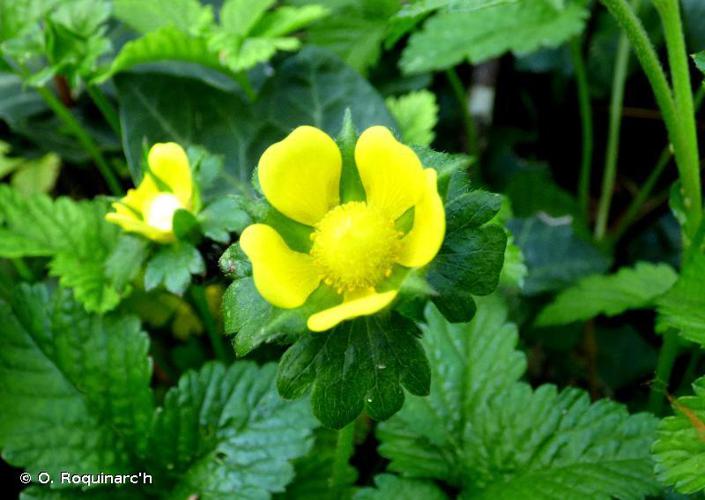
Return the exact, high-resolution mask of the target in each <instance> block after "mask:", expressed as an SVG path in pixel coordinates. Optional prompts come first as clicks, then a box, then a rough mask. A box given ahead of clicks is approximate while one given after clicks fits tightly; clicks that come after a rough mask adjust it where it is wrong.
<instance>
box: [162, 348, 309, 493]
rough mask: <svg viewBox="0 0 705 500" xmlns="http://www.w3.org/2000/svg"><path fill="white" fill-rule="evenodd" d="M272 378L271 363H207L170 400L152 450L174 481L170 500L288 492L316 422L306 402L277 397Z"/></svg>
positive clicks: (181, 382)
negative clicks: (297, 461) (287, 488)
mask: <svg viewBox="0 0 705 500" xmlns="http://www.w3.org/2000/svg"><path fill="white" fill-rule="evenodd" d="M275 375H276V366H275V365H273V364H268V365H265V366H262V367H257V365H255V364H254V363H250V362H245V361H243V362H237V363H235V364H233V365H231V366H230V367H228V368H226V367H225V366H223V365H222V364H220V363H208V364H206V365H205V366H204V367H203V368H202V369H201V370H199V371H198V372H189V373H187V374H186V375H184V376H183V377H182V378H181V379H180V380H179V384H178V386H177V387H175V388H173V389H171V390H170V391H169V392H168V393H167V395H166V398H165V402H164V409H163V411H161V412H159V413H157V415H156V418H155V421H154V425H153V429H152V433H151V440H150V450H152V457H151V459H152V460H153V461H154V462H155V464H157V465H158V466H159V467H161V470H162V472H161V475H163V476H166V477H168V478H170V479H171V480H173V481H174V482H175V486H174V487H173V489H172V491H171V493H170V497H172V498H186V497H188V496H190V495H197V496H198V497H199V498H225V497H228V496H232V495H233V494H236V496H237V498H243V499H260V498H268V496H269V494H271V493H272V492H277V491H283V490H284V486H285V485H286V484H287V483H288V482H289V481H291V479H292V478H293V475H294V468H293V466H292V464H291V463H290V461H291V460H293V459H295V458H298V457H301V456H303V455H304V454H305V453H306V452H307V451H308V449H309V448H310V446H311V444H312V431H313V428H314V427H315V426H316V421H315V419H313V417H312V416H311V414H310V412H309V409H308V404H307V403H306V402H305V401H298V402H295V403H288V402H285V401H283V400H281V399H280V398H279V396H278V395H277V393H276V389H275V386H274V379H275Z"/></svg>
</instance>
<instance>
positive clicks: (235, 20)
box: [220, 0, 275, 37]
mask: <svg viewBox="0 0 705 500" xmlns="http://www.w3.org/2000/svg"><path fill="white" fill-rule="evenodd" d="M274 3H275V0H225V2H224V3H223V7H222V8H221V9H220V22H221V24H222V26H223V28H224V29H225V30H227V31H228V32H230V33H233V34H235V35H238V36H240V37H244V36H245V35H247V34H248V33H249V32H250V30H251V29H252V28H253V27H254V26H255V24H257V22H258V21H259V20H260V19H261V18H262V16H263V15H264V13H265V12H266V11H267V9H269V8H270V7H271V6H272V5H273V4H274Z"/></svg>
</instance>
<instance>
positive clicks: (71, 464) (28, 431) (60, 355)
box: [0, 285, 153, 478]
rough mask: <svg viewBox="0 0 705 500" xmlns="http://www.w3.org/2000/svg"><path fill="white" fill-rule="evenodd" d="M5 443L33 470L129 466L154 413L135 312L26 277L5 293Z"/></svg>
mask: <svg viewBox="0 0 705 500" xmlns="http://www.w3.org/2000/svg"><path fill="white" fill-rule="evenodd" d="M0 322H2V324H3V327H2V329H0V338H1V339H2V345H3V348H2V349H1V350H0V386H2V391H0V405H2V407H3V418H2V419H1V420H0V448H2V450H3V457H4V458H5V459H6V460H7V461H8V462H9V463H11V464H13V465H15V466H18V467H24V468H26V469H27V470H28V471H29V472H30V473H31V474H32V475H33V477H36V473H37V472H39V471H46V472H48V473H49V474H51V475H52V476H53V477H55V478H57V477H58V473H59V472H61V471H66V470H70V471H71V472H72V473H76V474H79V473H84V474H87V473H99V472H104V473H115V474H123V473H126V472H127V471H130V470H132V468H133V465H134V461H133V457H134V456H136V455H141V454H144V453H145V451H146V448H147V432H148V430H149V426H150V423H151V420H152V412H153V402H152V393H151V390H150V389H149V382H150V378H151V373H152V366H151V361H150V360H149V359H148V358H147V351H148V346H149V341H148V338H147V335H146V334H145V333H144V332H142V331H140V326H139V322H138V321H137V319H136V318H133V317H129V316H112V315H108V316H94V315H89V314H87V313H86V312H85V311H84V309H83V306H82V305H81V304H79V303H77V302H75V301H74V300H73V298H72V297H71V294H70V292H68V291H66V290H57V291H56V292H54V293H53V295H52V294H51V293H50V292H49V290H48V288H47V287H46V286H44V285H35V286H28V285H20V286H19V287H17V288H16V289H15V291H14V293H13V295H12V297H11V298H10V299H9V300H8V301H0Z"/></svg>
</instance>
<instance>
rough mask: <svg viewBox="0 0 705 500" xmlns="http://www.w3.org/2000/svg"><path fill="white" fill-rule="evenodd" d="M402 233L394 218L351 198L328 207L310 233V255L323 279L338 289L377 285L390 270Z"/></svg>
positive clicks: (350, 289)
mask: <svg viewBox="0 0 705 500" xmlns="http://www.w3.org/2000/svg"><path fill="white" fill-rule="evenodd" d="M401 236H402V233H400V232H399V231H397V230H396V228H395V227H394V221H391V220H389V219H388V218H386V217H385V216H384V215H383V214H382V213H381V212H380V211H379V210H376V209H374V208H371V207H368V206H367V204H366V203H364V202H360V201H354V202H350V203H346V204H344V205H339V206H337V207H335V208H334V209H332V210H331V211H329V212H328V213H327V214H326V215H325V216H324V217H323V219H321V221H320V222H319V223H318V224H316V227H315V232H314V233H313V234H312V235H311V238H312V239H313V247H312V249H311V255H312V256H313V258H314V262H315V264H316V266H317V267H318V269H319V272H320V273H321V277H322V279H323V281H324V282H325V283H326V284H328V285H330V286H332V287H333V288H335V289H336V290H337V291H338V292H339V293H343V292H354V291H357V290H360V289H368V288H371V287H374V286H375V285H377V284H378V283H379V282H380V281H382V280H383V279H384V278H385V277H387V276H389V274H390V273H391V269H392V265H393V264H394V262H395V261H396V258H397V257H398V255H399V252H400V250H401Z"/></svg>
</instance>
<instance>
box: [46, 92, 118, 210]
mask: <svg viewBox="0 0 705 500" xmlns="http://www.w3.org/2000/svg"><path fill="white" fill-rule="evenodd" d="M37 92H38V93H39V95H40V96H41V97H42V99H44V101H45V102H46V103H47V105H48V106H49V107H50V108H51V110H52V111H53V112H54V113H55V114H56V116H58V117H59V119H60V120H61V121H62V122H63V123H64V125H65V126H66V128H68V130H69V132H70V133H71V134H72V135H73V136H74V137H75V138H76V139H77V140H78V142H80V143H81V145H82V146H83V149H85V150H86V152H87V153H88V154H89V155H90V156H91V158H93V161H95V164H96V166H97V167H98V171H99V172H100V174H101V175H102V176H103V179H105V182H106V184H107V185H108V188H109V189H110V192H111V193H112V194H113V195H114V196H121V195H122V193H123V191H122V187H121V186H120V182H118V179H117V177H116V176H115V174H114V173H113V171H112V169H111V168H110V165H108V162H107V161H106V160H105V158H104V157H103V153H101V151H100V149H99V148H98V146H97V145H96V144H95V142H93V139H92V138H91V136H90V135H89V134H88V132H86V131H85V130H84V128H83V127H82V126H81V124H80V123H79V122H78V120H76V118H75V117H74V116H73V115H72V114H71V111H69V110H68V108H66V106H64V105H63V104H62V103H61V101H60V100H59V99H58V98H57V97H56V96H55V95H54V93H53V92H51V91H50V90H49V89H47V88H45V87H39V88H37Z"/></svg>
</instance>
